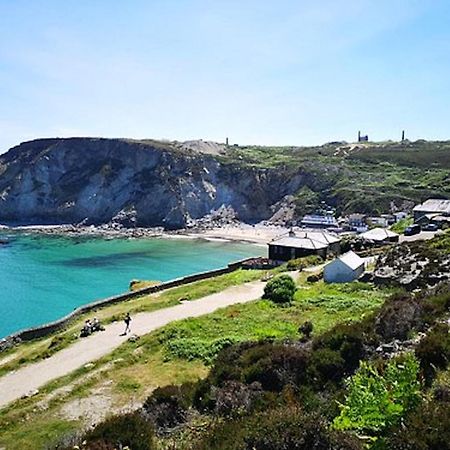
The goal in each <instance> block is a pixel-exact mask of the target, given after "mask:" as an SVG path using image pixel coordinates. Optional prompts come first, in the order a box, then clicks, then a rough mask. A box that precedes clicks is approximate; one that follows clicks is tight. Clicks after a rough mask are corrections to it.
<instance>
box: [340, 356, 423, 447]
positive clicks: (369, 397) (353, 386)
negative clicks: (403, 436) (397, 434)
mask: <svg viewBox="0 0 450 450" xmlns="http://www.w3.org/2000/svg"><path fill="white" fill-rule="evenodd" d="M418 374H419V363H418V361H417V360H416V359H415V358H414V356H412V355H411V354H407V355H405V356H404V357H402V358H398V359H397V360H392V361H390V362H388V363H387V364H386V366H385V367H384V370H383V371H380V370H379V369H377V368H376V367H375V366H374V365H371V364H368V363H366V362H363V363H361V367H360V369H359V370H358V372H357V373H356V374H355V375H354V376H353V377H352V378H351V379H350V380H349V382H348V394H347V397H346V400H345V404H343V405H341V413H340V415H339V416H338V417H336V418H335V419H334V422H333V425H334V428H335V429H337V430H355V431H357V432H359V433H364V434H366V435H368V436H372V437H373V438H374V439H375V438H376V437H377V436H379V435H380V434H382V433H383V432H384V431H385V430H387V429H388V428H389V427H391V426H394V425H396V424H398V423H399V421H400V419H401V418H402V417H404V416H405V415H406V413H408V412H409V411H411V410H413V409H414V408H415V407H416V406H417V405H418V403H419V402H420V383H419V381H418Z"/></svg>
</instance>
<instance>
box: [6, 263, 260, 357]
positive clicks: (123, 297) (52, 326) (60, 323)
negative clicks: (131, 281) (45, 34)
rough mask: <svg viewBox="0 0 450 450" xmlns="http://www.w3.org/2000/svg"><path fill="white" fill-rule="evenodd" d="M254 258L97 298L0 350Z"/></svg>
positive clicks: (10, 340) (18, 336) (14, 337)
mask: <svg viewBox="0 0 450 450" xmlns="http://www.w3.org/2000/svg"><path fill="white" fill-rule="evenodd" d="M252 259H254V258H246V259H243V260H240V261H236V262H233V263H230V264H228V266H227V267H224V268H222V269H216V270H209V271H207V272H201V273H196V274H193V275H188V276H186V277H182V278H176V279H174V280H170V281H166V282H165V283H161V284H158V285H156V286H149V287H145V288H142V289H138V290H136V291H133V292H126V293H124V294H120V295H115V296H113V297H108V298H105V299H102V300H98V301H95V302H92V303H88V304H87V305H83V306H80V307H78V308H76V309H75V310H74V311H72V312H71V313H70V314H68V315H67V316H65V317H62V318H61V319H58V320H56V321H54V322H50V323H46V324H44V325H40V326H38V327H33V328H27V329H25V330H21V331H18V332H17V333H14V334H12V335H10V336H7V337H6V338H4V339H2V340H0V352H1V351H3V350H5V349H7V348H9V347H11V346H12V345H15V344H17V343H18V342H21V341H30V340H32V339H37V338H41V337H44V336H47V335H49V334H52V333H54V332H56V331H58V330H61V329H63V328H64V327H66V326H67V325H68V323H69V322H71V321H72V320H73V319H75V318H76V317H78V316H80V315H81V314H84V313H86V312H89V311H93V310H96V309H98V308H102V307H104V306H109V305H113V304H115V303H119V302H124V301H127V300H131V299H134V298H138V297H142V296H143V295H148V294H153V293H155V292H160V291H164V290H166V289H170V288H174V287H177V286H182V285H184V284H188V283H194V282H195V281H200V280H206V279H208V278H214V277H217V276H219V275H224V274H226V273H230V272H234V271H235V270H237V269H239V268H241V267H242V266H243V265H244V264H245V263H248V262H249V261H251V260H252Z"/></svg>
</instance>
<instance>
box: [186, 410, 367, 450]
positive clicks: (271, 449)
mask: <svg viewBox="0 0 450 450" xmlns="http://www.w3.org/2000/svg"><path fill="white" fill-rule="evenodd" d="M195 448H196V449H197V450H206V449H208V450H211V449H214V450H312V449H314V450H362V448H363V447H362V445H361V444H360V442H359V441H358V439H356V438H355V437H352V436H350V435H348V434H346V433H341V432H336V431H329V430H328V427H327V423H326V422H325V421H324V420H323V418H321V417H320V416H316V415H309V414H305V413H304V412H303V411H302V410H301V409H299V408H296V407H281V408H277V409H272V410H269V411H266V412H263V413H258V414H256V415H254V416H252V417H248V418H245V419H241V420H239V421H232V422H227V423H224V424H217V425H216V426H215V427H214V428H213V429H212V430H211V431H210V432H209V433H208V434H207V435H206V436H205V437H204V438H203V439H202V441H201V442H200V443H198V444H197V445H196V446H195Z"/></svg>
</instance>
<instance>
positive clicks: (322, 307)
mask: <svg viewBox="0 0 450 450" xmlns="http://www.w3.org/2000/svg"><path fill="white" fill-rule="evenodd" d="M248 276H250V275H249V274H247V273H245V272H239V273H235V274H234V275H233V276H231V277H225V278H221V279H220V280H217V283H218V285H222V287H221V289H223V287H224V285H227V284H228V283H231V282H233V283H236V282H237V281H240V282H242V281H243V280H244V279H247V277H248ZM253 276H256V274H254V275H253ZM303 278H304V277H302V281H301V282H300V286H299V289H298V290H297V292H296V295H295V300H294V302H292V304H291V305H290V306H285V307H283V306H277V305H274V304H272V303H271V302H269V301H266V300H257V301H254V302H250V303H246V304H241V305H233V306H230V307H227V308H224V309H221V310H218V311H216V312H215V313H212V314H208V315H205V316H201V317H198V318H191V319H186V320H182V321H179V322H176V323H172V324H169V325H167V326H166V327H164V328H162V329H161V330H158V331H155V332H153V333H150V334H148V335H146V336H143V337H141V339H139V340H138V341H136V342H126V343H124V344H123V345H121V346H120V347H118V348H117V349H115V350H114V351H113V352H112V353H110V354H109V355H107V356H105V357H103V358H101V359H100V360H99V361H97V362H96V363H95V365H94V367H93V368H86V367H82V368H80V369H78V370H76V371H75V372H73V373H71V374H69V375H67V376H65V377H63V378H60V379H58V380H55V381H53V382H52V383H49V384H48V385H47V386H45V387H43V388H42V389H40V392H39V394H38V395H36V396H35V397H32V398H28V399H22V400H19V401H17V402H15V403H14V404H13V405H11V406H9V407H8V408H6V409H4V410H3V411H2V413H1V414H0V429H1V430H2V433H1V435H0V448H1V446H5V447H6V448H7V449H12V450H15V449H22V448H40V447H27V445H28V442H29V439H31V438H30V436H32V437H33V439H34V438H35V439H37V440H36V442H50V441H52V440H54V439H56V438H57V437H60V436H63V435H65V434H66V433H67V432H68V430H69V431H70V430H71V429H74V428H77V427H79V426H80V424H76V423H72V422H69V421H64V420H62V419H61V417H60V412H59V411H60V409H61V407H62V405H64V404H66V403H67V402H69V401H73V400H76V399H83V398H87V397H89V396H90V395H92V392H93V391H94V390H95V389H98V388H99V387H101V386H103V385H104V384H105V383H107V384H108V386H110V388H111V391H110V392H111V396H112V397H113V401H114V404H115V405H116V406H118V407H120V408H126V406H127V404H128V403H129V402H130V399H133V401H143V400H144V399H145V398H146V397H147V396H148V395H149V393H150V392H151V391H152V390H153V389H154V388H156V387H158V386H163V385H167V384H179V383H184V382H187V381H195V380H197V379H199V378H202V377H205V376H206V374H207V372H208V365H209V364H210V363H211V361H212V360H213V358H214V357H215V356H216V354H217V352H218V351H219V350H220V348H221V347H222V346H223V345H227V344H228V343H231V342H242V341H248V340H258V339H267V338H270V339H280V340H281V339H285V338H296V337H298V336H299V334H298V331H297V330H298V326H299V325H300V324H301V323H303V322H304V321H306V320H311V321H312V322H313V324H314V332H313V333H314V334H319V333H322V332H324V331H326V330H328V329H330V328H331V327H332V326H334V325H335V324H336V323H338V322H344V321H351V320H359V319H360V318H362V317H363V316H364V315H366V314H369V313H370V312H372V311H374V310H375V309H377V308H378V307H379V306H380V305H381V304H382V303H383V301H384V299H385V297H386V296H387V295H388V291H385V290H378V289H375V288H374V287H372V286H370V285H367V284H363V283H350V284H341V285H327V284H325V283H323V282H319V283H316V284H311V285H310V284H306V283H305V282H304V281H303ZM210 283H211V284H212V285H213V286H210V287H209V288H208V292H210V291H211V290H215V289H218V286H214V282H212V280H210ZM197 287H198V289H199V290H198V292H197V291H193V290H192V288H191V295H192V296H195V295H197V294H198V293H199V292H201V293H202V295H203V294H204V293H205V289H207V288H206V287H205V285H204V284H203V283H201V284H200V285H199V286H197ZM218 290H220V289H218ZM185 293H186V292H185ZM171 295H173V294H171ZM102 369H103V370H102ZM68 385H73V386H74V387H73V389H72V390H69V391H68V392H67V393H65V394H63V395H55V397H54V398H53V399H52V400H50V401H49V402H48V403H49V404H48V409H46V410H45V411H44V412H42V411H40V410H39V409H37V408H36V404H37V402H39V401H42V400H43V399H45V398H46V397H47V396H48V395H49V394H51V393H52V392H55V390H56V389H58V388H61V387H64V386H68ZM22 417H26V418H27V421H26V423H25V422H24V421H22ZM27 427H28V429H29V430H30V434H27V433H25V429H26V428H27ZM58 427H59V428H58ZM35 435H36V436H35ZM47 437H48V440H47Z"/></svg>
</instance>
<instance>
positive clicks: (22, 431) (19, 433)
mask: <svg viewBox="0 0 450 450" xmlns="http://www.w3.org/2000/svg"><path fill="white" fill-rule="evenodd" d="M78 427H79V423H78V422H73V421H67V420H61V419H52V418H48V417H46V416H44V417H42V418H40V419H37V420H34V421H30V420H27V418H24V419H23V420H22V421H21V422H20V423H19V424H18V426H16V427H14V428H10V429H2V432H1V437H0V442H1V443H2V445H6V447H5V449H6V450H16V449H17V450H25V449H30V450H31V449H36V450H38V449H50V448H52V446H53V445H55V444H56V443H57V442H58V441H59V440H60V439H61V437H62V436H64V435H66V434H70V433H72V432H74V431H75V430H76V429H77V428H78Z"/></svg>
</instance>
